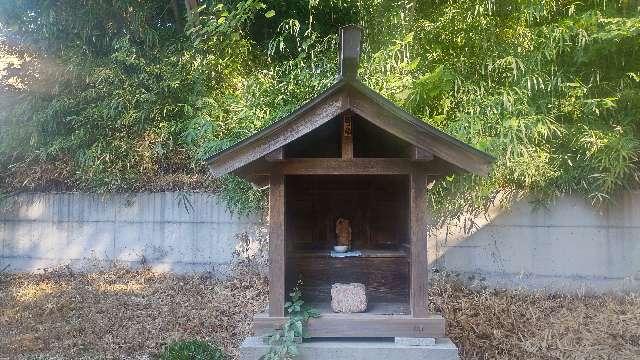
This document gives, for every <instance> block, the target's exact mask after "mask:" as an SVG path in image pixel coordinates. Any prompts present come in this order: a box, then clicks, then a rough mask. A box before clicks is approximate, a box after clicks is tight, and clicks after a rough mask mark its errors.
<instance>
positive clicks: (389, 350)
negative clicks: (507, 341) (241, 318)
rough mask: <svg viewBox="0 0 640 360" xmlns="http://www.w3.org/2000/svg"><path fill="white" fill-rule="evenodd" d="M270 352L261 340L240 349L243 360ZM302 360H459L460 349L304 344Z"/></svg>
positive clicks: (372, 342) (444, 342)
mask: <svg viewBox="0 0 640 360" xmlns="http://www.w3.org/2000/svg"><path fill="white" fill-rule="evenodd" d="M268 349H269V345H265V344H264V343H263V341H262V338H260V337H250V338H247V339H246V340H245V341H244V342H243V343H242V345H241V346H240V359H241V360H257V359H259V358H260V356H262V355H264V354H265V353H266V352H267V350H268ZM298 350H299V351H300V355H298V356H297V357H296V359H299V360H316V359H318V360H319V359H323V360H324V359H331V360H378V359H380V360H395V359H399V360H459V359H460V358H459V357H458V348H457V347H456V345H455V344H454V343H453V342H451V340H449V338H440V339H436V342H435V344H434V345H428V346H411V345H403V344H398V343H396V342H395V341H394V339H367V340H335V339H332V340H328V339H322V340H320V339H311V340H304V342H303V343H302V344H299V345H298Z"/></svg>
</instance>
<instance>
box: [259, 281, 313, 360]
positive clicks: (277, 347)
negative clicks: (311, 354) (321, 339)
mask: <svg viewBox="0 0 640 360" xmlns="http://www.w3.org/2000/svg"><path fill="white" fill-rule="evenodd" d="M301 286H302V283H301V282H298V285H297V286H296V288H295V289H293V291H292V292H291V293H290V294H289V296H290V297H291V300H290V301H287V302H286V303H285V304H284V307H285V310H286V311H287V314H288V315H289V317H288V318H287V321H286V322H285V323H284V325H282V329H281V330H276V331H274V333H273V334H271V336H270V337H269V345H270V348H269V351H268V352H267V353H266V354H264V355H263V356H262V357H260V359H263V360H282V359H291V358H294V357H296V356H297V355H298V345H297V342H296V341H297V339H298V340H299V339H302V338H306V337H307V335H306V325H307V322H308V321H309V319H312V318H317V317H319V316H320V313H319V312H318V311H317V310H315V309H312V308H310V307H309V306H308V305H306V304H305V303H304V301H303V300H302V291H301V290H300V287H301Z"/></svg>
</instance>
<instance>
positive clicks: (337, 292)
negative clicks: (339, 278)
mask: <svg viewBox="0 0 640 360" xmlns="http://www.w3.org/2000/svg"><path fill="white" fill-rule="evenodd" d="M331 309H333V311H334V312H341V313H358V312H364V311H366V310H367V291H366V289H365V286H364V284H360V283H351V284H340V283H336V284H333V285H332V286H331Z"/></svg>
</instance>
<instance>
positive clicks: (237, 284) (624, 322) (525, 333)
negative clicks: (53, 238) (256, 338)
mask: <svg viewBox="0 0 640 360" xmlns="http://www.w3.org/2000/svg"><path fill="white" fill-rule="evenodd" d="M267 292H268V284H267V282H266V280H265V279H264V277H262V276H260V275H258V274H257V273H255V272H252V271H249V270H246V269H238V271H237V274H236V275H235V276H234V277H232V278H230V279H228V280H225V281H220V280H216V279H213V278H211V277H209V276H207V275H197V276H175V275H170V274H159V273H154V272H152V271H150V270H135V271H132V270H128V269H124V268H119V267H116V268H113V269H110V270H106V271H100V272H96V273H90V274H80V273H74V272H72V271H70V270H68V269H58V270H55V271H49V272H46V273H44V274H6V273H3V274H0V359H38V360H44V359H47V360H49V359H152V358H153V356H154V354H156V353H157V352H158V351H159V350H160V349H161V348H162V346H163V345H164V344H166V343H168V342H171V341H173V340H178V339H196V338H197V339H205V340H208V341H210V342H214V343H216V344H218V345H220V346H222V347H223V348H224V349H225V350H226V351H227V352H228V353H229V354H230V355H232V357H233V358H234V359H235V358H237V354H238V350H237V349H238V346H239V344H240V343H241V341H242V340H243V339H244V338H245V337H246V336H247V335H249V334H250V324H251V317H252V315H253V314H254V313H256V312H259V311H261V310H262V309H263V308H264V306H265V304H266V299H267ZM430 300H431V305H430V306H431V307H432V309H433V310H436V309H437V310H439V311H442V313H443V314H444V316H445V317H446V318H447V320H448V321H449V325H448V334H449V336H450V337H451V338H452V339H453V341H454V342H455V343H456V344H457V345H458V346H459V347H460V352H461V357H462V358H463V359H465V360H471V359H640V297H639V296H637V295H624V296H623V295H616V296H614V295H600V296H564V295H548V294H542V293H530V292H524V291H495V290H483V289H476V288H473V289H471V288H468V287H465V286H463V285H462V284H461V283H460V282H458V281H456V280H455V279H452V278H451V277H448V278H447V277H439V278H436V279H435V280H434V283H433V286H432V288H431V290H430Z"/></svg>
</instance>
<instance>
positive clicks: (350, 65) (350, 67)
mask: <svg viewBox="0 0 640 360" xmlns="http://www.w3.org/2000/svg"><path fill="white" fill-rule="evenodd" d="M361 40H362V28H361V27H359V26H357V25H347V26H343V27H341V28H340V57H339V61H340V76H341V77H342V78H345V79H355V78H356V77H358V65H359V63H360V46H361Z"/></svg>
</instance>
